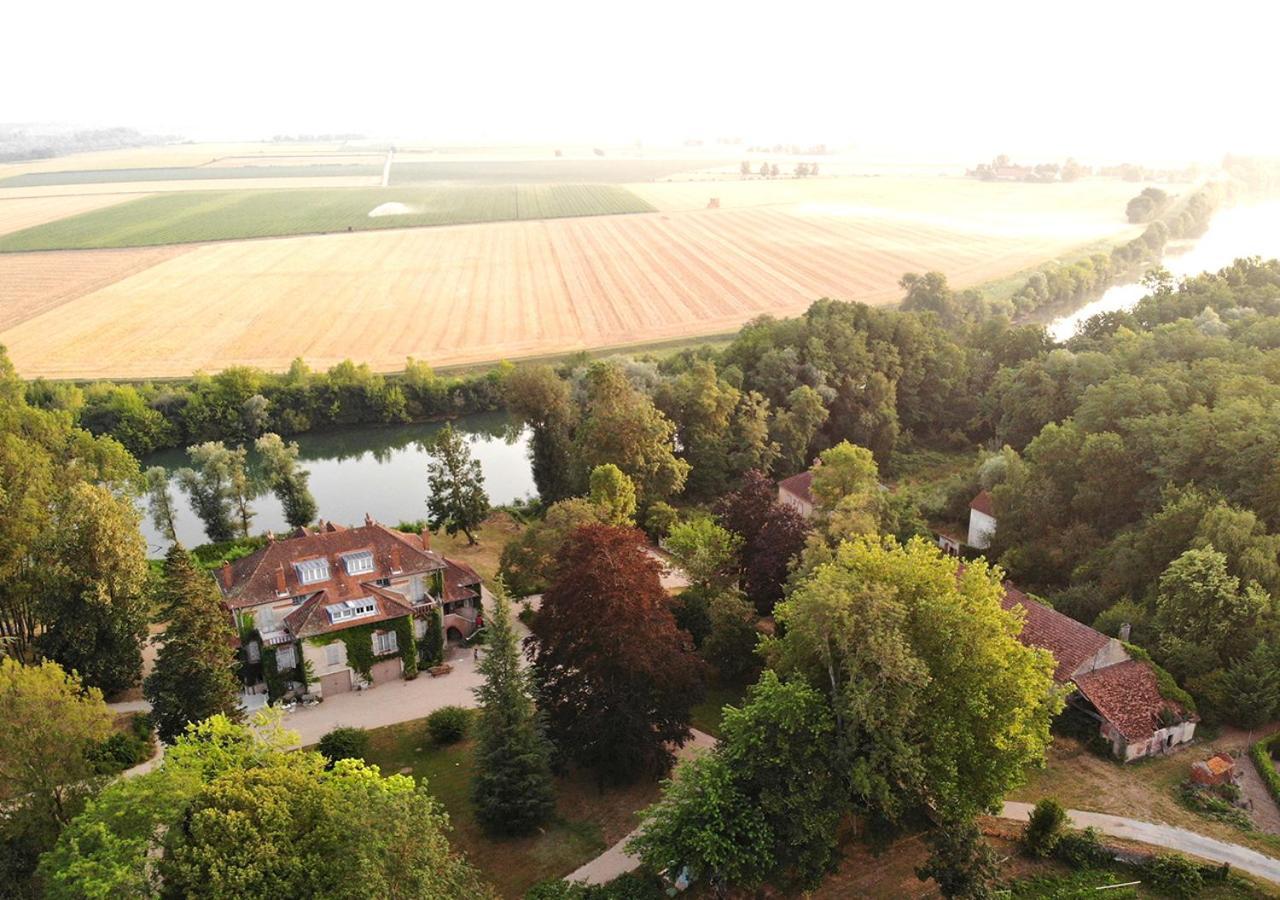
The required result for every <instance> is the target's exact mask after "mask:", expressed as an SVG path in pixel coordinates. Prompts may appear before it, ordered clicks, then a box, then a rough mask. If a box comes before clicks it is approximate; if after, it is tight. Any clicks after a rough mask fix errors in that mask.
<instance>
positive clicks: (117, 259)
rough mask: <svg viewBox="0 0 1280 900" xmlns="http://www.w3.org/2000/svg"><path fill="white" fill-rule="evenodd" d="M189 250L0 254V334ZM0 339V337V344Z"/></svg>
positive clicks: (152, 249) (2, 341) (137, 249)
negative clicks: (13, 326)
mask: <svg viewBox="0 0 1280 900" xmlns="http://www.w3.org/2000/svg"><path fill="white" fill-rule="evenodd" d="M189 249H190V248H188V247H140V248H136V249H134V248H130V249H127V250H86V251H85V252H83V253H57V254H51V253H4V254H0V334H3V333H4V329H6V328H9V327H10V326H12V325H16V324H18V323H19V322H26V321H29V320H32V319H34V318H36V317H38V316H40V315H41V314H43V313H47V312H49V311H50V310H53V309H55V308H56V307H58V306H60V305H61V304H64V303H67V302H69V301H72V300H75V299H76V298H77V297H83V296H84V295H86V294H91V293H93V292H94V291H97V290H98V289H100V288H103V287H106V286H108V285H110V284H113V283H114V282H117V281H120V280H121V279H123V278H128V277H129V276H130V275H133V274H135V273H138V272H141V271H143V270H145V269H147V268H149V267H151V266H154V265H155V264H156V263H160V262H164V261H165V260H168V259H173V258H174V257H175V256H180V255H182V254H183V253H186V252H188V250H189ZM2 343H4V339H3V338H2V337H0V344H2Z"/></svg>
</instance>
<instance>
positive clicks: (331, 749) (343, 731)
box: [316, 726, 369, 766]
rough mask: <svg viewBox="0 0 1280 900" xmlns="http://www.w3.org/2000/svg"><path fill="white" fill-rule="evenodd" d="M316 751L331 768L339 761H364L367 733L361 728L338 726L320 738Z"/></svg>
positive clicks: (366, 750) (367, 749)
mask: <svg viewBox="0 0 1280 900" xmlns="http://www.w3.org/2000/svg"><path fill="white" fill-rule="evenodd" d="M316 749H317V750H319V751H320V753H321V755H323V756H324V758H325V759H327V760H329V765H331V766H332V765H333V764H334V763H336V762H337V761H338V760H340V759H364V758H365V755H366V754H367V753H368V752H369V733H368V732H367V731H365V730H364V729H363V728H351V727H347V726H340V727H338V728H335V729H333V731H330V732H329V733H328V734H326V735H325V736H324V737H322V738H320V743H319V744H318V745H317V746H316Z"/></svg>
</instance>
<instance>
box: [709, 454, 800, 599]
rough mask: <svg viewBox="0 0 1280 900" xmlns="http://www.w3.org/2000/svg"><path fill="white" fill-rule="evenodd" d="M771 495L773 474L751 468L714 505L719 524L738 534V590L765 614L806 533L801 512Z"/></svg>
mask: <svg viewBox="0 0 1280 900" xmlns="http://www.w3.org/2000/svg"><path fill="white" fill-rule="evenodd" d="M777 498H778V488H777V486H776V485H775V484H774V483H773V480H772V479H771V478H769V477H768V476H767V475H765V474H764V473H763V472H760V471H757V470H754V469H753V470H752V471H750V472H748V473H747V474H746V475H745V476H743V479H742V484H741V485H740V486H739V488H738V489H737V490H736V491H733V492H732V493H729V494H726V495H725V496H724V498H723V499H722V500H721V501H720V503H719V504H718V505H717V506H716V513H717V515H718V516H719V518H720V524H721V525H723V526H724V527H725V528H728V529H729V530H730V531H732V532H735V533H737V534H738V535H740V536H741V537H742V544H741V545H739V547H738V565H739V576H740V578H741V582H742V590H743V593H745V594H746V595H747V597H748V598H749V599H750V600H751V602H752V603H754V604H755V605H756V610H757V611H758V612H759V613H760V614H761V615H765V616H767V615H769V614H771V613H772V612H773V605H774V604H775V603H777V602H778V601H779V600H781V599H782V588H783V585H785V584H786V583H787V576H788V573H789V569H788V567H789V565H790V563H791V560H792V559H793V558H794V557H795V556H796V555H797V554H799V553H800V551H801V550H802V549H804V540H805V536H806V535H807V534H808V533H809V525H808V523H807V522H806V521H805V519H804V516H802V515H800V513H798V512H796V511H795V510H794V509H792V508H791V507H790V506H784V505H782V504H781V503H779V502H778V499H777Z"/></svg>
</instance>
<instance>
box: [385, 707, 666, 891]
mask: <svg viewBox="0 0 1280 900" xmlns="http://www.w3.org/2000/svg"><path fill="white" fill-rule="evenodd" d="M369 736H370V744H371V746H370V752H369V754H368V756H367V757H366V758H367V760H368V761H369V762H371V763H374V764H376V765H378V766H379V767H381V769H382V771H383V773H384V774H394V773H398V772H401V771H402V770H404V769H408V770H409V772H408V773H406V774H412V775H413V776H414V777H415V778H425V779H426V782H427V786H428V789H429V790H430V791H431V793H432V794H433V795H434V796H435V797H436V798H437V799H438V800H439V801H440V802H441V803H442V804H443V805H444V807H445V809H446V810H448V812H449V818H450V819H451V821H452V823H453V829H454V830H453V833H452V835H451V837H450V839H451V840H452V841H453V843H454V846H456V847H458V848H459V849H460V850H462V851H464V852H465V853H466V854H467V857H468V858H469V859H470V860H471V862H472V863H473V864H474V865H475V866H476V867H477V868H479V869H480V871H481V872H482V873H483V874H484V876H485V878H486V879H487V880H488V881H489V882H490V883H492V884H493V885H494V886H496V887H497V888H498V890H499V891H500V892H501V893H502V894H503V896H506V897H520V896H522V895H523V893H524V892H525V891H526V890H527V889H528V888H529V887H530V886H531V885H533V884H536V883H537V882H539V881H542V880H544V879H547V878H559V877H562V876H564V875H567V874H568V873H570V872H572V871H573V870H574V869H576V868H577V867H578V866H580V865H582V864H583V863H585V862H587V861H588V860H590V859H592V858H594V857H596V856H598V855H599V854H600V853H601V852H603V851H604V850H605V849H607V848H608V847H610V846H612V845H613V844H614V843H615V842H617V841H618V840H620V839H621V838H622V837H624V836H625V835H626V834H627V833H628V832H630V831H631V830H632V829H633V828H635V826H636V817H635V813H636V811H637V810H639V809H642V808H643V807H645V806H647V805H648V804H650V803H652V802H653V801H654V800H656V799H657V797H658V785H657V783H656V782H653V781H642V782H638V783H637V784H634V785H630V786H627V787H622V788H608V789H605V790H603V791H602V790H599V789H597V787H596V784H595V781H594V779H592V778H591V777H590V776H585V775H583V774H581V773H571V774H569V775H565V776H562V777H559V778H557V779H556V816H555V818H554V819H553V820H552V821H551V822H549V823H548V824H547V825H546V826H545V827H544V829H543V830H542V831H541V832H540V833H537V834H534V835H531V836H529V837H523V838H514V839H494V838H491V837H489V836H488V835H486V834H485V833H484V832H483V831H482V830H481V829H480V827H479V826H478V825H477V824H476V821H475V817H474V816H473V814H472V811H471V802H470V790H471V777H472V774H473V772H474V761H473V759H472V752H473V748H474V744H473V743H472V741H470V740H465V741H462V742H461V743H458V744H454V745H452V746H445V747H438V746H436V745H434V744H432V742H431V740H430V738H428V737H427V735H426V727H425V724H424V720H421V719H419V720H416V721H412V722H403V723H401V724H399V725H391V726H388V727H386V728H376V729H372V730H371V731H370V732H369Z"/></svg>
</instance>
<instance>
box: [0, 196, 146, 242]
mask: <svg viewBox="0 0 1280 900" xmlns="http://www.w3.org/2000/svg"><path fill="white" fill-rule="evenodd" d="M145 196H146V194H118V195H115V196H112V195H110V194H90V195H84V196H64V197H18V198H10V197H8V195H6V194H4V193H3V192H0V234H10V233H11V232H14V231H21V230H22V229H23V228H30V227H31V226H33V225H43V224H44V223H45V222H56V221H57V220H58V219H65V218H67V217H68V216H76V215H79V214H80V213H85V212H92V211H93V210H95V209H102V208H103V207H106V206H112V205H114V204H116V203H123V202H124V201H126V200H137V199H138V198H139V197H145Z"/></svg>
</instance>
